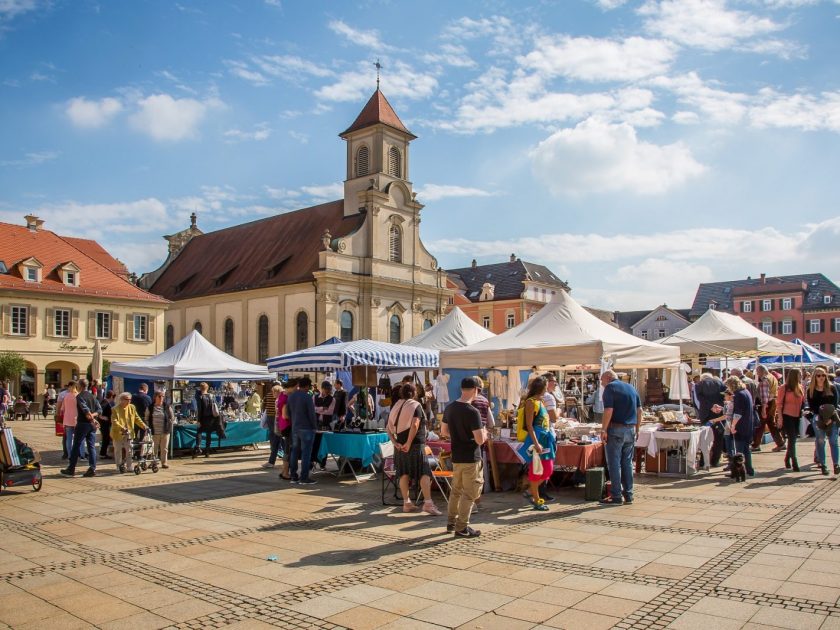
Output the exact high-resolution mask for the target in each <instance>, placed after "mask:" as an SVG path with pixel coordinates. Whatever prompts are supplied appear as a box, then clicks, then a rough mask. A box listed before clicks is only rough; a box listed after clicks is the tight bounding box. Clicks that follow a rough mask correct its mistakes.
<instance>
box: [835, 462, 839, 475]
mask: <svg viewBox="0 0 840 630" xmlns="http://www.w3.org/2000/svg"><path fill="white" fill-rule="evenodd" d="M834 474H835V475H840V466H838V465H837V464H834Z"/></svg>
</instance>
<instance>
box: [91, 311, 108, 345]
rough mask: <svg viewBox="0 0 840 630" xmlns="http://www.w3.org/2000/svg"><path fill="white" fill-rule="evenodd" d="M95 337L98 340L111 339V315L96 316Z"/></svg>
mask: <svg viewBox="0 0 840 630" xmlns="http://www.w3.org/2000/svg"><path fill="white" fill-rule="evenodd" d="M94 336H95V337H96V338H97V339H110V338H111V313H103V312H98V313H97V314H96V330H95V331H94Z"/></svg>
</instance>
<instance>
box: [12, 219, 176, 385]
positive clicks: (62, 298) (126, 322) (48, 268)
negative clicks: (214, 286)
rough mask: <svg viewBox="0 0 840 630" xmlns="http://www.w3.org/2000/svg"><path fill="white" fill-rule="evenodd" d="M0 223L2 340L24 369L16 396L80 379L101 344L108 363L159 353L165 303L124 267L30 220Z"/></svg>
mask: <svg viewBox="0 0 840 630" xmlns="http://www.w3.org/2000/svg"><path fill="white" fill-rule="evenodd" d="M25 219H26V224H25V225H14V224H9V223H0V339H2V348H3V349H4V350H12V351H16V352H18V353H20V354H21V355H23V357H24V358H25V359H26V362H27V367H26V370H25V372H24V373H23V374H22V375H21V377H20V378H19V379H17V382H15V383H13V384H12V388H13V391H14V392H15V393H16V394H17V393H24V394H27V395H28V396H30V397H31V398H33V399H34V398H36V397H38V396H39V395H40V394H41V393H42V392H43V390H44V388H45V386H46V385H48V384H53V385H58V384H60V383H64V382H66V381H68V380H70V379H71V378H72V377H74V376H81V375H84V374H85V373H86V371H87V369H88V366H89V364H90V362H91V358H92V355H93V347H94V344H95V343H96V341H97V340H98V341H99V343H100V345H101V347H102V349H103V354H104V357H105V358H107V359H108V360H117V361H129V360H134V359H137V358H144V357H148V356H152V355H154V354H157V353H158V352H160V351H161V350H162V348H163V343H162V339H161V337H162V335H161V331H162V329H163V313H164V311H165V310H166V308H167V307H168V305H169V302H168V300H166V299H165V298H163V297H160V296H158V295H154V294H152V293H149V292H147V291H144V290H142V289H139V288H138V287H136V286H135V285H134V284H132V283H131V282H130V281H129V279H128V270H127V269H126V267H125V265H123V264H122V263H121V262H120V261H118V260H117V259H115V258H114V257H113V256H111V255H110V254H109V253H108V252H107V251H106V250H105V249H104V248H103V247H102V246H101V245H99V243H97V242H96V241H92V240H88V239H83V238H72V237H65V236H61V235H59V234H56V233H54V232H52V231H50V230H46V229H44V222H43V221H42V220H41V219H39V218H38V217H36V216H33V215H27V216H26V217H25Z"/></svg>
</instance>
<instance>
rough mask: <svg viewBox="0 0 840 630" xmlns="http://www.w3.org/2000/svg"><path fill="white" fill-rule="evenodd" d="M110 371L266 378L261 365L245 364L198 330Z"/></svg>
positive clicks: (207, 377)
mask: <svg viewBox="0 0 840 630" xmlns="http://www.w3.org/2000/svg"><path fill="white" fill-rule="evenodd" d="M111 374H113V375H114V376H123V377H128V378H132V377H143V378H153V379H159V380H176V381H267V380H270V379H272V378H273V375H272V374H270V373H269V371H268V368H266V367H265V366H264V365H254V364H253V363H245V362H244V361H240V360H239V359H237V358H236V357H232V356H230V355H229V354H226V353H224V352H222V351H221V350H219V349H218V348H217V347H216V346H214V345H213V344H212V343H210V342H209V341H207V340H206V339H205V338H204V337H202V336H201V334H200V333H199V332H198V331H197V330H193V331H192V332H191V333H190V334H189V335H187V336H186V337H184V338H183V339H181V341H179V342H178V343H176V344H175V345H174V346H172V347H171V348H169V350H165V351H164V352H161V353H160V354H158V355H156V356H153V357H149V358H148V359H141V360H139V361H130V362H127V363H112V364H111Z"/></svg>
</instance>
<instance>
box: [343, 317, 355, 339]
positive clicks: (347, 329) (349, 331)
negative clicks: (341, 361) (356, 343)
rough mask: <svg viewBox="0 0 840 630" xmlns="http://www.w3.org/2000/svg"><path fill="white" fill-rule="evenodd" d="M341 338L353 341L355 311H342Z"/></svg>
mask: <svg viewBox="0 0 840 630" xmlns="http://www.w3.org/2000/svg"><path fill="white" fill-rule="evenodd" d="M340 323H341V340H342V341H353V313H351V312H350V311H341V322H340Z"/></svg>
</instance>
